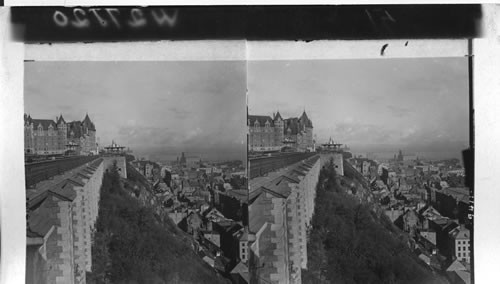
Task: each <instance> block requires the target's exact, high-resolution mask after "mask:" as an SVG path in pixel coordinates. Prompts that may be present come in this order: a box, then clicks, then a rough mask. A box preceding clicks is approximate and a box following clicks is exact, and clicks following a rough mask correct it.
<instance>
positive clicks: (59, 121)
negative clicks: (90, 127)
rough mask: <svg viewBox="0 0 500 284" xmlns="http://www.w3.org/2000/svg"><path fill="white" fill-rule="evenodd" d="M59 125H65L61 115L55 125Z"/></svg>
mask: <svg viewBox="0 0 500 284" xmlns="http://www.w3.org/2000/svg"><path fill="white" fill-rule="evenodd" d="M61 123H66V121H65V120H64V118H63V116H62V114H61V116H59V118H58V119H57V124H58V125H59V124H61Z"/></svg>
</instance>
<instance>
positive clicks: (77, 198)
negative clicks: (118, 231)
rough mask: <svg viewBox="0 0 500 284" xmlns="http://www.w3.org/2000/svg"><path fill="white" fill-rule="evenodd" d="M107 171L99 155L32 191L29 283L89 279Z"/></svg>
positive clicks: (29, 194)
mask: <svg viewBox="0 0 500 284" xmlns="http://www.w3.org/2000/svg"><path fill="white" fill-rule="evenodd" d="M103 174H104V163H103V159H97V160H94V161H93V162H90V163H88V164H86V165H83V166H81V167H79V168H76V169H74V170H70V171H68V172H66V173H64V174H63V175H61V176H56V177H54V178H53V179H52V180H49V181H44V182H41V183H39V184H38V185H37V188H35V189H34V190H32V191H31V192H29V193H27V196H28V209H29V211H30V213H29V216H28V218H29V221H28V227H29V228H28V239H29V240H32V242H31V243H28V244H27V245H28V252H29V253H28V254H27V256H26V263H27V268H30V269H27V270H26V279H27V283H86V279H85V274H86V272H87V271H91V269H92V263H91V259H92V258H91V244H92V240H91V238H92V230H93V228H94V225H95V222H96V220H97V214H98V210H99V208H98V206H99V195H100V188H101V185H102V178H103Z"/></svg>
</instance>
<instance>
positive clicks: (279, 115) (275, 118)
mask: <svg viewBox="0 0 500 284" xmlns="http://www.w3.org/2000/svg"><path fill="white" fill-rule="evenodd" d="M278 119H281V120H283V117H281V114H280V111H278V112H277V113H276V115H275V116H274V121H276V120H278Z"/></svg>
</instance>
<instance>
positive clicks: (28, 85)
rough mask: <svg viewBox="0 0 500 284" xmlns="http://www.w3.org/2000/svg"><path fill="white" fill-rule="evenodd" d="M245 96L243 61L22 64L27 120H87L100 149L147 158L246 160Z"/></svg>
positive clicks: (244, 66) (244, 64)
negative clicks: (122, 149)
mask: <svg viewBox="0 0 500 284" xmlns="http://www.w3.org/2000/svg"><path fill="white" fill-rule="evenodd" d="M245 92H246V63H245V62H244V61H238V62H237V61H207V62H186V61H181V62H29V63H26V64H25V98H24V99H25V111H26V112H27V113H30V114H31V117H33V118H47V119H48V118H52V119H55V117H56V115H59V114H60V113H62V114H63V117H64V118H65V119H66V121H72V120H82V119H83V118H84V117H85V114H86V112H88V114H89V116H90V118H91V119H92V121H93V122H94V123H95V125H96V128H97V136H98V137H99V138H100V144H101V145H104V146H105V145H109V144H110V143H111V140H112V139H114V140H115V141H116V142H117V143H119V144H122V145H124V146H129V147H130V148H131V149H132V150H134V152H135V153H136V154H139V155H151V158H155V157H156V158H160V159H162V158H165V159H171V158H175V155H177V154H178V153H180V152H181V151H185V152H188V154H189V155H202V157H206V158H208V159H233V158H237V159H244V158H245V153H246V144H245V143H246V119H245V113H246V106H245ZM153 156H155V157H153Z"/></svg>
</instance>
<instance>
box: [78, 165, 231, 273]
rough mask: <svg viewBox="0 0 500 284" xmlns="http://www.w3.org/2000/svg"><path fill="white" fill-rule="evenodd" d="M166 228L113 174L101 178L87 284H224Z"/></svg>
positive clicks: (183, 239)
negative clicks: (178, 282)
mask: <svg viewBox="0 0 500 284" xmlns="http://www.w3.org/2000/svg"><path fill="white" fill-rule="evenodd" d="M170 223H171V222H170ZM170 223H169V221H168V220H167V221H164V223H162V222H161V221H160V220H159V219H158V218H157V217H156V216H155V214H154V212H153V210H152V209H151V208H149V207H141V206H140V205H139V203H138V201H137V200H136V199H134V198H133V197H131V196H130V194H129V193H128V192H126V191H125V190H124V189H123V188H122V186H121V182H120V177H119V174H118V172H117V171H116V169H114V170H112V171H109V172H107V173H105V175H104V179H103V184H102V187H101V199H100V204H99V217H98V219H97V222H96V227H95V231H94V233H93V244H92V272H91V273H88V274H87V282H89V283H172V282H176V281H180V282H188V283H191V282H192V283H225V281H224V279H223V278H221V277H220V276H219V275H217V274H216V273H215V272H214V270H212V268H210V267H209V266H208V265H207V264H206V263H204V262H203V261H202V260H201V259H200V258H199V257H198V256H197V255H196V254H195V253H194V252H193V250H192V248H191V247H190V245H191V244H190V242H189V241H186V238H187V237H186V236H185V235H184V234H183V233H182V232H181V231H180V230H178V229H177V228H176V226H175V225H174V224H170Z"/></svg>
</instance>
